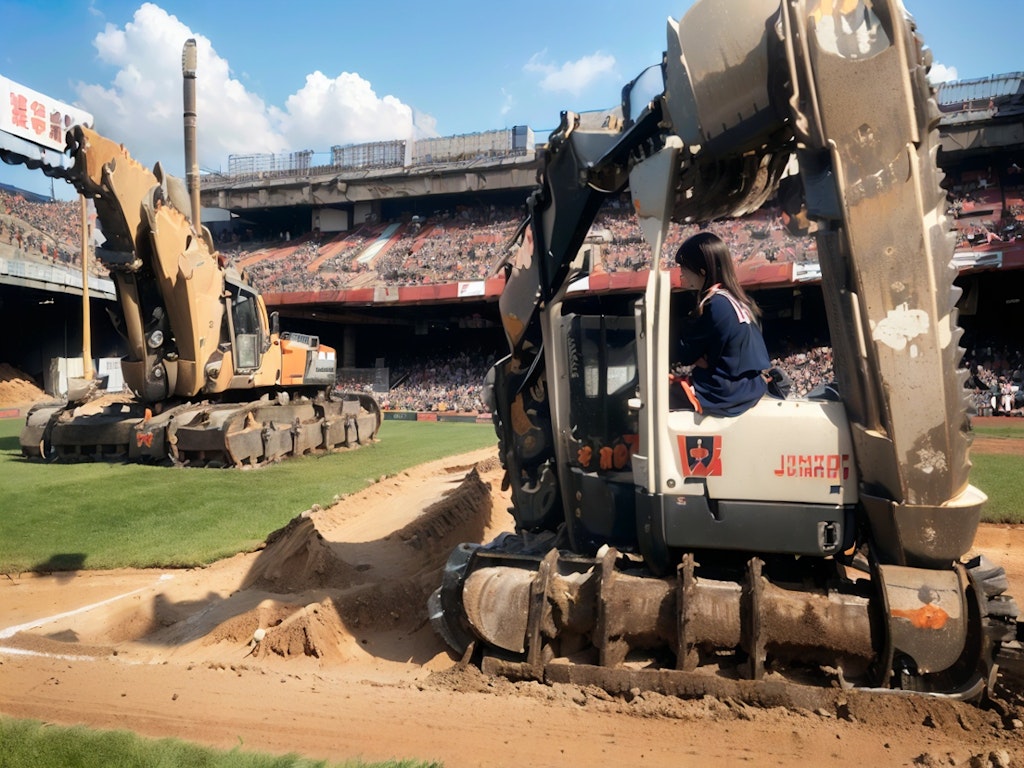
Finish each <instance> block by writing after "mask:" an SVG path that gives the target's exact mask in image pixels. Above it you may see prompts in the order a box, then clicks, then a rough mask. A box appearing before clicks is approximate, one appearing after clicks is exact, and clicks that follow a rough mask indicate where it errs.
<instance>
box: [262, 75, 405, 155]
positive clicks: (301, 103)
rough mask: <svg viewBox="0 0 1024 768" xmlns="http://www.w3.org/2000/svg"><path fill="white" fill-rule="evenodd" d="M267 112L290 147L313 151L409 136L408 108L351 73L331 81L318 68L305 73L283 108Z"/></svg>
mask: <svg viewBox="0 0 1024 768" xmlns="http://www.w3.org/2000/svg"><path fill="white" fill-rule="evenodd" d="M271 115H272V116H273V117H274V118H275V119H276V122H277V124H278V125H279V126H280V127H281V131H282V133H284V135H285V136H286V137H287V139H288V143H289V144H290V145H291V146H294V147H298V148H300V149H313V150H314V151H316V150H324V149H329V148H330V146H331V145H333V144H350V143H361V142H366V141H383V140H387V139H407V138H409V137H410V136H411V135H412V108H411V107H409V106H408V105H406V104H403V103H402V102H401V101H399V100H398V99H396V98H395V97H394V96H384V97H383V98H380V97H378V96H377V94H376V93H375V92H374V90H373V87H372V86H371V85H370V83H369V82H367V81H366V80H364V79H363V78H362V77H360V76H359V75H358V74H355V73H353V72H342V73H341V74H340V75H338V76H337V77H336V78H334V79H331V78H328V77H327V76H326V75H324V74H323V73H322V72H319V71H318V72H314V73H313V74H311V75H306V84H305V85H304V86H303V87H302V88H300V89H299V90H298V91H296V92H295V93H293V94H292V95H291V96H289V97H288V99H287V100H286V101H285V110H284V111H281V110H278V109H276V108H272V109H271ZM325 129H326V130H325ZM329 137H333V138H329ZM325 141H326V142H328V143H327V144H326V145H325V143H324V142H325Z"/></svg>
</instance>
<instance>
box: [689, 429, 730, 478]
mask: <svg viewBox="0 0 1024 768" xmlns="http://www.w3.org/2000/svg"><path fill="white" fill-rule="evenodd" d="M679 457H680V459H681V464H682V469H683V477H720V476H721V474H722V436H721V435H702V436H700V437H692V436H689V435H680V436H679Z"/></svg>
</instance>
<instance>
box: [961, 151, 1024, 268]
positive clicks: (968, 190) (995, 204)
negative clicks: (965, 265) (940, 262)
mask: <svg viewBox="0 0 1024 768" xmlns="http://www.w3.org/2000/svg"><path fill="white" fill-rule="evenodd" d="M946 183H947V186H948V187H949V205H948V207H947V209H946V212H947V213H948V214H949V215H950V216H952V217H953V219H954V223H955V232H956V244H957V248H961V249H963V248H978V247H982V248H984V247H986V246H992V247H999V245H1000V244H1005V243H1012V242H1020V241H1024V172H1022V171H1021V169H1020V168H1019V167H1018V166H1017V165H1016V163H1010V164H1009V165H1008V166H1007V167H1006V168H1004V169H1002V171H1000V170H999V169H997V168H992V167H987V168H985V169H982V170H972V171H962V172H959V173H955V174H951V175H950V176H948V177H947V179H946Z"/></svg>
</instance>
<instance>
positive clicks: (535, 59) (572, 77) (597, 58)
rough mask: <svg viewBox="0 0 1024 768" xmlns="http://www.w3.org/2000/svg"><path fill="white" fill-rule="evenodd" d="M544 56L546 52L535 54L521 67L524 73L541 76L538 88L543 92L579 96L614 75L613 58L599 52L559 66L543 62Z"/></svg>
mask: <svg viewBox="0 0 1024 768" xmlns="http://www.w3.org/2000/svg"><path fill="white" fill-rule="evenodd" d="M546 55H547V52H546V51H542V52H541V53H535V54H534V55H533V56H531V57H530V60H529V61H528V62H527V63H526V65H525V66H524V67H523V69H524V70H525V71H526V72H530V73H534V74H539V75H541V79H540V87H541V88H542V89H544V90H545V91H553V92H565V93H570V94H572V95H574V96H579V95H580V93H582V92H583V91H584V90H585V89H586V88H587V87H588V86H590V85H591V84H592V83H594V82H597V81H598V80H600V79H601V78H603V77H605V76H606V75H614V74H615V57H614V56H611V55H609V54H606V53H602V52H600V51H598V52H597V53H592V54H590V55H588V56H583V57H581V58H579V59H577V60H576V61H567V62H565V63H564V64H562V65H561V66H556V65H554V64H550V63H547V62H545V61H544V59H545V57H546Z"/></svg>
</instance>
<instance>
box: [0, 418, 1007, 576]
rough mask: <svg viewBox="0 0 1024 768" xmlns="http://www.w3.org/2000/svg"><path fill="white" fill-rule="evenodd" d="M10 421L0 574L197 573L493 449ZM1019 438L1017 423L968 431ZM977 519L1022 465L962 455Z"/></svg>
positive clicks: (472, 431)
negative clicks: (95, 432) (33, 436)
mask: <svg viewBox="0 0 1024 768" xmlns="http://www.w3.org/2000/svg"><path fill="white" fill-rule="evenodd" d="M20 429H21V420H19V419H8V420H0V498H2V499H3V504H2V508H3V514H2V515H0V573H12V572H21V571H27V570H38V571H60V570H77V569H80V568H88V569H97V568H124V567H132V568H149V567H189V566H195V565H204V564H208V563H211V562H214V561H215V560H218V559H220V558H222V557H228V556H231V555H234V554H236V553H237V552H242V551H247V550H250V549H252V548H253V547H254V546H256V545H258V544H259V543H260V542H262V541H263V540H264V539H265V538H266V536H267V534H268V533H270V532H271V531H274V530H276V529H277V528H280V527H281V526H283V525H284V524H285V523H287V522H288V521H289V520H290V519H291V518H293V517H294V516H295V515H297V514H299V513H300V512H302V511H303V510H305V509H308V508H310V507H311V506H312V505H313V504H319V505H321V506H327V505H329V504H330V503H331V501H332V500H333V499H334V497H335V496H337V495H343V494H348V493H352V492H354V491H357V490H360V489H361V488H364V487H366V486H367V485H368V484H370V483H372V482H375V481H376V480H377V479H379V478H380V477H381V476H384V475H393V474H395V473H397V472H401V471H402V470H403V469H406V468H408V467H410V466H413V465H416V464H419V463H422V462H426V461H431V460H434V459H438V458H442V457H444V456H450V455H453V454H457V453H462V452H465V451H470V450H474V449H476V448H482V447H486V446H489V445H494V444H495V437H494V431H493V429H492V428H491V427H490V425H483V424H461V423H452V422H441V423H425V422H405V421H388V422H386V423H385V424H384V426H383V427H382V429H381V440H380V441H379V442H377V443H374V444H372V445H369V446H365V447H363V448H360V449H359V450H356V451H349V452H343V453H335V454H330V455H324V456H309V457H305V458H301V459H295V460H292V461H286V462H283V463H281V464H279V465H275V466H271V467H266V468H264V469H261V470H258V471H235V470H202V469H180V468H169V467H156V466H144V465H136V464H106V463H85V464H42V463H36V462H27V461H25V460H23V459H22V458H21V453H20V448H19V445H18V437H17V436H18V432H19V431H20ZM978 433H979V434H982V435H989V436H994V437H1004V438H1007V439H1009V438H1012V437H1024V423H1018V422H1017V420H1013V421H1012V422H1009V421H1008V422H1007V424H1006V425H1005V426H1003V425H1000V426H995V427H985V428H979V429H978ZM972 459H973V462H974V469H973V470H972V474H971V479H972V482H973V483H974V484H975V485H977V486H978V487H979V488H981V489H982V490H983V491H985V493H987V494H988V496H989V503H988V504H987V505H986V507H985V510H984V513H983V514H984V519H985V520H988V521H990V522H1008V523H1021V522H1024V461H1021V458H1020V456H1012V455H980V454H972Z"/></svg>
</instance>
